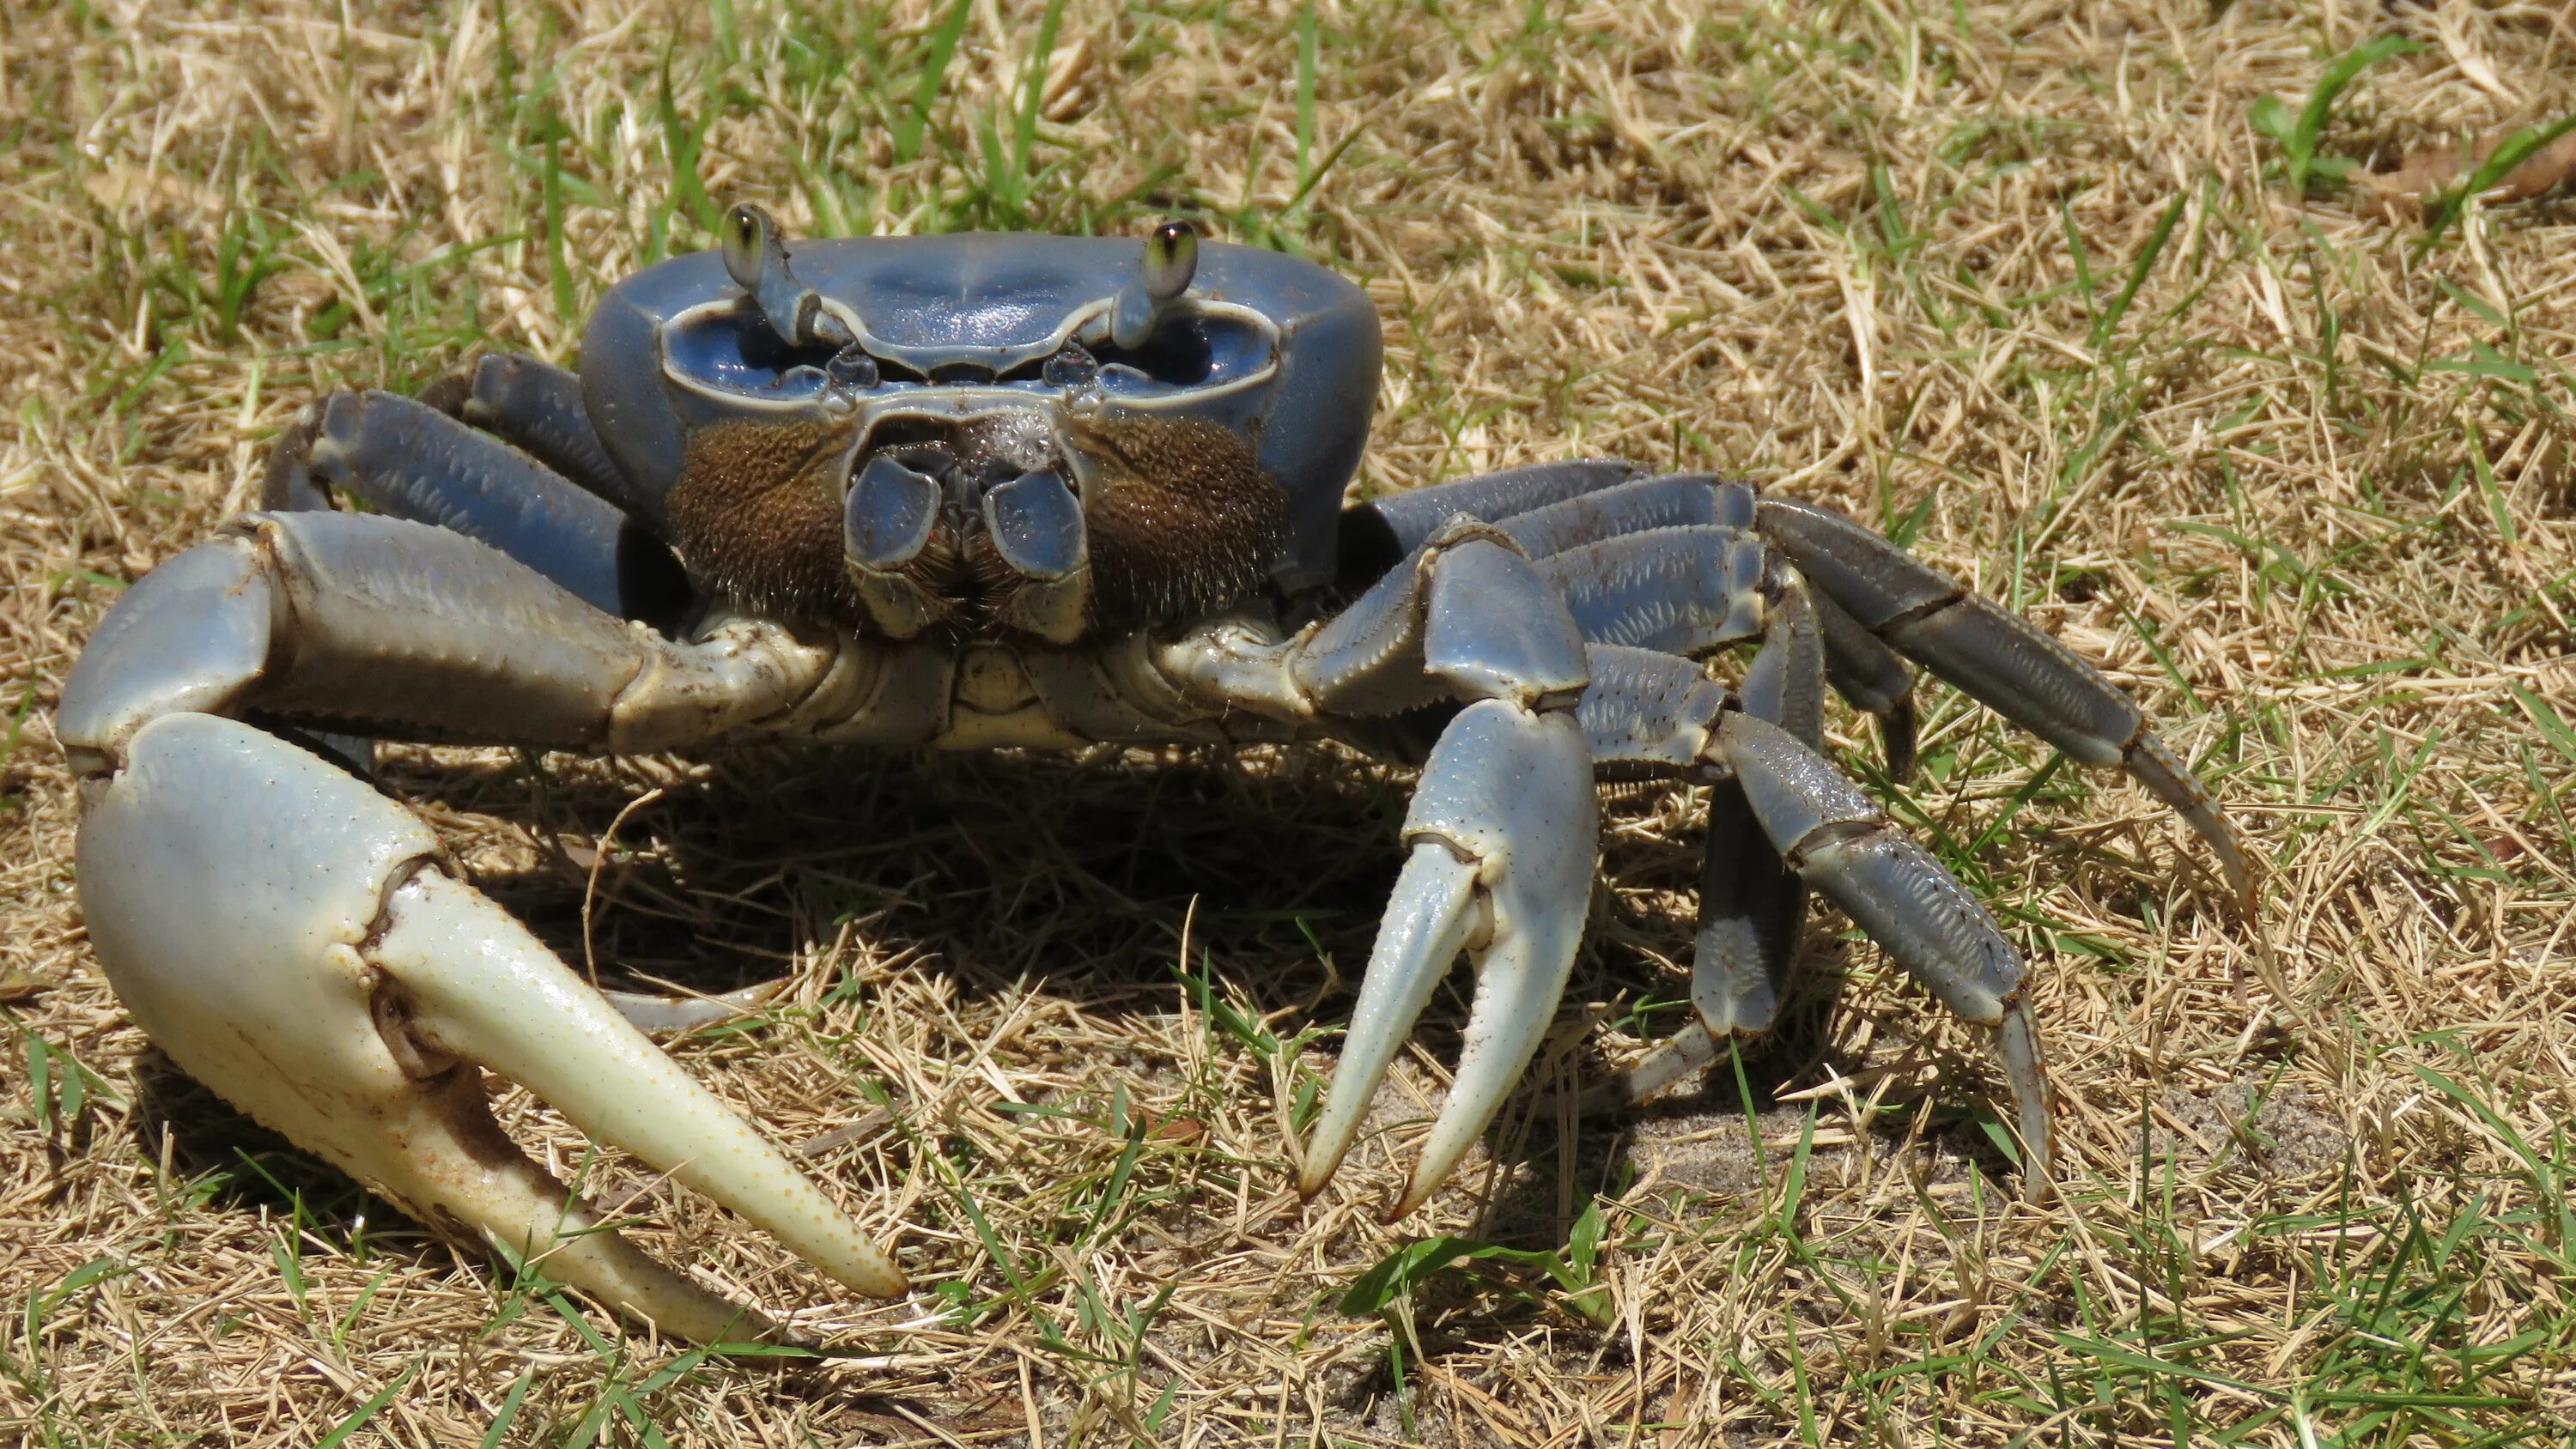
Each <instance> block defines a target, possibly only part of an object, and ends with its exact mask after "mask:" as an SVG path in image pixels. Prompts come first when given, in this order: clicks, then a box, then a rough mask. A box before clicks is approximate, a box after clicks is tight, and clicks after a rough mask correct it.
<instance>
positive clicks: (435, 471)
mask: <svg viewBox="0 0 2576 1449" xmlns="http://www.w3.org/2000/svg"><path fill="white" fill-rule="evenodd" d="M500 375H503V376H507V375H508V374H506V373H504V374H500ZM505 396H506V394H505ZM451 400H452V399H451ZM471 401H472V399H471V397H470V396H469V397H468V398H467V399H465V400H464V401H463V402H462V403H460V405H461V406H470V404H471ZM592 444H593V446H594V447H595V446H596V439H593V440H592ZM266 492H267V502H268V506H269V507H270V508H272V509H278V510H289V509H298V510H310V509H326V508H329V507H330V506H331V495H332V494H334V493H347V494H349V495H352V496H354V497H356V498H358V499H360V500H362V501H363V502H364V503H365V504H366V505H367V507H368V508H369V509H370V510H371V511H373V512H375V513H378V514H384V515H389V516H391V517H395V518H405V519H410V520H412V521H414V522H418V523H430V524H436V525H438V526H439V527H441V528H445V529H448V530H450V531H452V532H455V533H460V534H463V535H465V536H466V537H468V538H473V539H478V540H480V541H482V542H484V543H488V544H490V545H492V546H493V547H494V548H497V549H499V550H501V551H502V552H503V553H506V554H508V555H509V556H510V557H512V558H514V559H517V560H518V561H519V562H521V563H523V564H525V565H527V566H528V567H529V568H532V569H534V570H536V571H537V572H538V573H540V574H543V575H545V576H546V577H547V578H550V579H552V580H554V581H555V582H556V583H558V584H561V585H562V586H563V587H564V588H566V589H569V590H571V591H572V592H573V593H574V594H575V595H576V596H578V597H580V598H581V599H582V600H583V601H584V602H586V603H588V604H590V605H591V606H592V607H594V608H597V609H601V610H604V611H606V612H608V613H611V614H615V615H618V616H619V617H621V618H630V619H647V620H651V621H655V622H662V621H665V620H668V619H670V618H672V617H674V616H676V615H677V614H678V613H679V611H680V610H681V609H682V608H683V607H684V606H685V605H686V603H687V601H688V598H689V588H688V581H687V580H686V579H685V578H684V577H683V576H682V575H681V573H680V570H679V565H678V563H677V561H676V560H675V559H673V558H672V556H671V551H670V549H669V548H668V547H666V546H665V545H664V544H663V543H662V542H661V541H660V540H659V539H657V538H655V537H654V536H653V535H652V534H651V532H649V531H648V530H647V529H646V528H645V527H644V526H643V525H642V524H639V523H637V522H636V521H635V520H634V519H632V518H630V517H629V516H628V515H627V514H626V513H624V512H623V511H621V510H620V509H619V508H618V507H617V505H616V504H614V503H611V502H609V501H608V500H606V499H604V498H601V497H599V496H597V495H596V494H593V493H591V492H588V491H585V490H584V489H582V488H578V487H575V486H574V485H573V484H572V483H571V482H569V481H567V480H566V479H565V478H564V477H563V476H562V475H561V474H559V473H557V472H555V471H554V470H553V469H551V468H549V467H547V466H546V465H545V464H544V463H542V462H540V461H538V460H537V459H536V458H533V457H531V456H529V455H528V454H527V453H523V452H521V451H519V450H518V449H516V448H513V447H511V446H510V445H509V444H508V443H506V442H504V441H502V440H501V439H499V438H496V437H494V436H492V435H491V434H489V433H485V432H480V431H477V430H476V429H474V428H472V427H470V426H468V425H467V424H465V423H464V422H461V421H459V420H458V419H457V418H455V417H452V416H450V415H448V414H447V413H445V412H442V411H440V410H439V409H437V408H436V407H433V406H431V405H430V404H429V403H426V402H422V401H419V400H417V399H413V398H407V397H402V396H399V395H397V394H394V393H387V392H339V393H333V394H332V395H331V396H330V397H329V398H326V399H324V400H323V401H322V402H320V403H317V404H315V405H314V406H313V407H312V408H310V409H307V410H306V412H305V415H304V416H303V417H302V418H300V419H298V420H297V421H296V423H295V425H294V426H293V427H291V428H289V429H288V430H287V433H286V435H285V436H284V437H282V438H280V439H279V440H278V444H277V448H276V450H275V451H274V452H273V453H272V454H271V455H270V459H269V472H268V481H267V490H266Z"/></svg>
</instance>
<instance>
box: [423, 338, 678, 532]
mask: <svg viewBox="0 0 2576 1449" xmlns="http://www.w3.org/2000/svg"><path fill="white" fill-rule="evenodd" d="M420 400H421V401H422V402H423V403H425V404H427V405H428V406H430V407H433V408H436V409H437V410H439V411H440V412H443V413H446V414H447V415H449V416H450V417H455V418H461V419H463V420H464V421H466V422H469V423H472V424H473V425H474V426H476V427H478V428H481V429H483V430H485V431H486V432H490V433H494V434H497V435H498V436H499V437H500V439H501V441H503V442H505V443H508V444H510V445H511V446H512V447H515V448H517V449H519V450H520V451H521V452H524V453H526V454H527V455H528V456H530V457H532V458H535V459H536V460H537V461H538V462H540V463H543V464H545V465H546V466H547V467H549V468H551V469H553V470H554V471H555V472H556V473H558V474H561V475H562V476H563V477H564V478H565V479H567V480H568V481H570V482H572V483H574V484H575V485H577V486H579V487H580V488H581V489H582V490H583V491H584V492H587V493H590V494H593V495H595V496H597V497H600V498H604V499H606V500H607V501H608V502H609V503H611V504H613V505H615V506H616V508H617V510H618V511H619V512H621V513H624V514H626V515H627V516H628V517H630V518H642V519H650V518H653V517H654V516H655V514H656V509H655V508H654V506H653V502H652V500H650V499H647V498H643V497H639V496H638V495H637V494H636V492H635V489H634V487H633V486H632V485H631V484H629V483H628V482H627V480H626V475H625V474H624V473H622V472H620V471H618V467H617V464H616V463H615V462H614V461H613V460H611V459H610V458H609V456H608V449H607V448H606V447H605V446H603V445H602V444H601V443H600V441H599V433H598V431H597V430H596V429H594V428H592V427H591V425H590V410H589V408H588V407H586V406H585V405H584V404H583V402H582V400H581V379H580V378H578V377H575V376H573V375H572V374H571V373H569V372H566V371H564V370H563V369H562V368H560V367H555V366H552V365H551V364H548V363H544V362H540V361H538V360H537V359H536V358H533V357H527V356H523V355H521V354H519V353H515V352H489V353H485V354H484V355H483V356H481V357H478V358H476V359H474V363H473V365H472V366H471V367H469V368H467V369H466V370H465V371H463V372H459V373H450V374H448V375H447V376H446V377H443V378H440V379H439V380H438V381H436V382H434V383H431V384H430V385H429V386H428V387H426V388H424V389H422V390H421V395H420Z"/></svg>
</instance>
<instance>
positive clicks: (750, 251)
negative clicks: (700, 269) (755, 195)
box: [720, 201, 778, 293]
mask: <svg viewBox="0 0 2576 1449" xmlns="http://www.w3.org/2000/svg"><path fill="white" fill-rule="evenodd" d="M720 230H721V231H722V232H723V240H724V264H725V272H726V274H727V275H729V276H731V277H732V278H733V283H734V285H735V286H737V287H740V288H742V289H743V290H744V291H746V292H752V293H757V292H758V291H759V290H760V266H761V262H762V260H763V254H764V253H766V252H767V251H768V250H769V240H770V238H771V237H774V236H776V235H777V234H778V223H776V222H774V221H771V220H770V219H769V213H768V212H765V211H763V210H761V209H760V208H759V207H757V206H754V205H752V204H751V203H750V202H748V201H738V202H735V203H734V204H733V206H732V208H731V209H729V210H728V211H726V212H725V215H724V225H723V226H722V227H721V228H720Z"/></svg>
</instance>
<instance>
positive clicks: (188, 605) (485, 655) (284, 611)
mask: <svg viewBox="0 0 2576 1449" xmlns="http://www.w3.org/2000/svg"><path fill="white" fill-rule="evenodd" d="M832 657H833V651H832V650H831V649H829V648H826V647H821V646H814V645H807V644H804V643H801V642H799V641H797V640H796V639H794V638H793V637H791V636H789V635H788V634H786V633H785V632H784V631H782V630H778V629H776V628H773V627H767V626H760V625H753V624H749V623H738V624H735V625H731V626H728V627H727V628H726V629H725V630H722V631H720V632H719V633H717V634H716V635H715V636H713V637H711V638H709V639H708V640H707V641H705V642H704V643H699V644H681V643H674V642H672V641H670V640H666V639H663V638H661V637H659V636H657V635H653V634H648V633H645V632H643V631H640V630H638V629H635V628H633V627H631V626H629V625H627V624H625V623H622V622H620V621H619V620H617V619H615V618H612V617H610V616H609V615H607V614H605V613H602V612H600V611H599V610H597V609H594V608H592V607H590V606H589V605H587V604H585V603H583V602H582V601H581V600H579V599H577V598H575V597H573V596H572V595H570V594H568V593H566V592H565V591H564V590H563V589H561V588H559V587H557V586H556V585H555V584H554V583H552V582H550V581H548V580H546V579H544V578H541V577H539V576H538V575H537V574H536V573H535V572H533V571H531V570H529V569H527V568H525V567H522V566H521V565H519V564H517V563H516V562H514V561H512V560H510V559H508V558H506V557H504V556H502V555H501V554H499V553H497V552H495V551H494V550H492V549H490V548H487V547H485V546H484V545H482V544H480V543H477V542H475V541H474V540H472V539H470V538H467V537H465V536H463V535H461V534H457V533H453V532H450V531H448V530H446V529H440V528H432V527H429V526H426V525H423V524H417V523H406V522H404V521H402V520H400V519H392V518H383V517H378V516H374V515H369V514H354V513H281V514H265V515H263V514H251V515H248V516H246V517H243V518H241V519H237V520H235V521H234V522H233V523H232V524H230V525H228V526H227V528H226V531H225V532H224V534H223V535H221V536H219V537H217V538H215V539H214V540H212V541H209V542H207V543H202V544H199V545H198V546H197V547H195V548H192V549H190V550H188V551H187V552H186V553H183V554H181V555H179V557H177V558H175V559H172V560H171V561H170V562H169V563H167V564H164V565H163V566H162V567H160V568H158V569H155V570H153V571H152V572H151V573H150V574H148V575H146V576H145V577H144V578H143V580H142V581H141V582H140V583H137V584H136V585H135V586H134V587H133V588H132V589H130V590H128V591H127V593H126V596H125V598H124V599H123V600H121V601H119V603H118V605H117V607H116V609H115V610H114V611H113V612H111V613H110V614H109V615H108V617H107V619H106V620H105V621H104V622H102V623H101V624H100V625H99V627H98V631H97V632H96V633H95V634H93V635H92V636H91V638H90V644H89V647H88V648H87V649H85V650H83V651H82V653H81V657H80V663H79V664H78V665H77V666H75V667H74V668H73V670H72V677H71V680H70V682H69V683H68V684H67V685H66V686H65V688H64V690H63V699H62V703H61V705H60V706H59V707H58V708H57V709H56V711H55V717H54V718H55V730H56V733H57V734H58V735H59V736H60V737H61V739H62V740H63V742H64V745H65V747H66V749H67V750H69V751H70V752H71V753H72V757H73V760H74V763H75V764H85V765H86V766H88V767H96V768H108V767H109V766H110V763H111V762H112V761H113V760H114V759H115V758H118V757H119V755H120V751H121V750H122V747H123V742H124V740H125V739H126V737H128V736H130V735H131V734H132V733H133V732H134V731H135V730H137V729H139V728H141V727H142V726H143V725H144V724H145V723H147V722H148V721H150V720H152V719H154V718H157V717H159V716H161V715H164V714H170V713H175V712H180V711H196V712H207V713H220V714H236V715H237V714H243V713H257V714H259V715H261V716H264V717H273V718H281V719H285V720H287V721H290V722H293V723H300V724H315V725H326V726H327V725H337V726H342V727H350V726H354V727H357V728H360V729H364V730H369V731H375V732H383V733H394V734H407V735H411V736H415V737H426V738H430V739H440V740H454V741H459V742H481V743H490V744H521V745H537V746H543V747H550V748H555V749H590V750H612V751H620V752H634V751H640V750H654V749H667V748H671V747H673V746H675V745H680V744H687V743H693V742H696V741H700V740H706V739H712V738H715V737H717V736H720V735H722V734H724V733H726V732H728V731H731V730H733V729H736V728H738V727H741V726H744V725H747V724H750V723H753V722H756V721H759V720H763V719H767V718H770V717H772V716H775V715H778V714H781V713H783V712H785V711H786V710H788V709H789V708H791V707H792V706H793V705H794V704H796V703H797V702H798V701H799V700H801V699H803V698H804V697H805V696H806V695H807V694H809V693H810V692H811V691H812V690H813V689H814V688H815V687H816V686H817V685H818V684H819V683H820V682H821V681H822V680H823V678H824V675H825V673H826V672H827V671H828V670H829V669H830V668H831V666H832Z"/></svg>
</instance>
